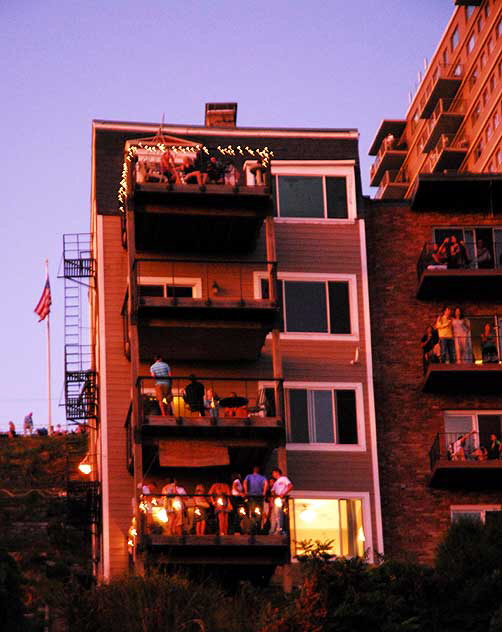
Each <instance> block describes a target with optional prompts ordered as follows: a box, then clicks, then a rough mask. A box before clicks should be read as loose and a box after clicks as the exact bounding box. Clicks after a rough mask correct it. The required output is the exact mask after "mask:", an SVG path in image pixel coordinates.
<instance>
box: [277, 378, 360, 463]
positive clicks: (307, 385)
mask: <svg viewBox="0 0 502 632" xmlns="http://www.w3.org/2000/svg"><path fill="white" fill-rule="evenodd" d="M293 389H303V390H307V391H308V390H311V391H314V390H317V391H321V390H325V391H331V392H333V391H337V390H338V391H352V390H353V391H354V392H355V396H356V427H357V443H293V442H291V441H289V439H286V450H287V451H290V452H366V432H365V424H364V396H363V385H362V383H361V382H297V381H285V382H284V401H285V411H284V413H285V420H286V431H287V435H288V437H289V433H290V419H289V402H288V397H287V393H286V392H287V391H288V390H293ZM333 412H335V410H334V408H333ZM307 423H308V424H309V425H310V419H308V420H307ZM333 427H334V435H336V416H335V415H334V416H333Z"/></svg>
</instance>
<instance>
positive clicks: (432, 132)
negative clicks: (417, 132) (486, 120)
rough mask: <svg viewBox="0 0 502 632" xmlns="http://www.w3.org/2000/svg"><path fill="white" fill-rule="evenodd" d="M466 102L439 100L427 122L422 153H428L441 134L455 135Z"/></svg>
mask: <svg viewBox="0 0 502 632" xmlns="http://www.w3.org/2000/svg"><path fill="white" fill-rule="evenodd" d="M465 109H466V102H465V101H463V100H460V99H439V100H438V102H437V104H436V107H435V108H434V110H433V112H432V115H431V118H430V120H429V121H428V122H427V136H428V138H427V142H426V143H425V145H424V151H426V152H427V151H430V150H431V149H432V148H433V147H434V146H435V145H436V143H437V141H438V138H439V136H440V135H441V134H456V132H457V130H458V128H459V127H460V124H461V122H462V119H463V117H464V114H465Z"/></svg>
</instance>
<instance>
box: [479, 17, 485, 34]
mask: <svg viewBox="0 0 502 632" xmlns="http://www.w3.org/2000/svg"><path fill="white" fill-rule="evenodd" d="M483 24H484V23H483V16H482V15H480V16H479V18H478V33H481V31H482V30H483Z"/></svg>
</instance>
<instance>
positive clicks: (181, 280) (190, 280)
mask: <svg viewBox="0 0 502 632" xmlns="http://www.w3.org/2000/svg"><path fill="white" fill-rule="evenodd" d="M138 285H163V286H166V285H175V286H176V285H184V286H192V288H193V297H192V298H202V280H201V279H200V278H197V277H179V276H175V277H172V276H159V277H155V276H140V277H138ZM164 290H165V287H164Z"/></svg>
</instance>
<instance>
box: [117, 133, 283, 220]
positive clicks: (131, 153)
mask: <svg viewBox="0 0 502 632" xmlns="http://www.w3.org/2000/svg"><path fill="white" fill-rule="evenodd" d="M138 150H142V151H147V152H150V153H152V154H155V153H159V152H161V153H164V152H166V151H172V152H174V153H182V154H193V153H197V152H200V151H203V152H204V153H205V154H207V155H209V154H210V149H209V148H208V147H206V145H201V144H196V145H166V144H165V143H162V142H152V143H145V142H138V143H137V144H136V145H131V146H130V147H129V149H128V150H127V153H126V155H125V157H124V162H123V164H122V174H121V177H120V184H119V190H118V193H117V198H118V201H119V211H120V212H121V213H125V202H126V200H127V188H128V187H127V180H128V178H127V174H128V171H129V164H130V163H131V161H132V160H133V159H134V158H135V156H136V155H137V153H138ZM236 150H237V152H238V153H239V154H240V155H241V156H246V155H249V156H252V157H253V158H255V157H256V156H258V157H259V158H260V160H261V162H262V165H263V166H264V167H266V166H267V165H268V163H269V162H270V160H271V158H273V157H274V152H273V151H271V150H270V149H269V148H268V147H263V149H260V148H258V147H257V148H255V149H252V148H251V147H248V146H247V145H246V147H245V148H244V149H242V147H241V146H240V145H237V147H236V148H235V149H234V147H232V145H227V147H221V145H218V147H217V148H216V151H218V152H219V153H220V154H221V155H222V156H235V155H236Z"/></svg>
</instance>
